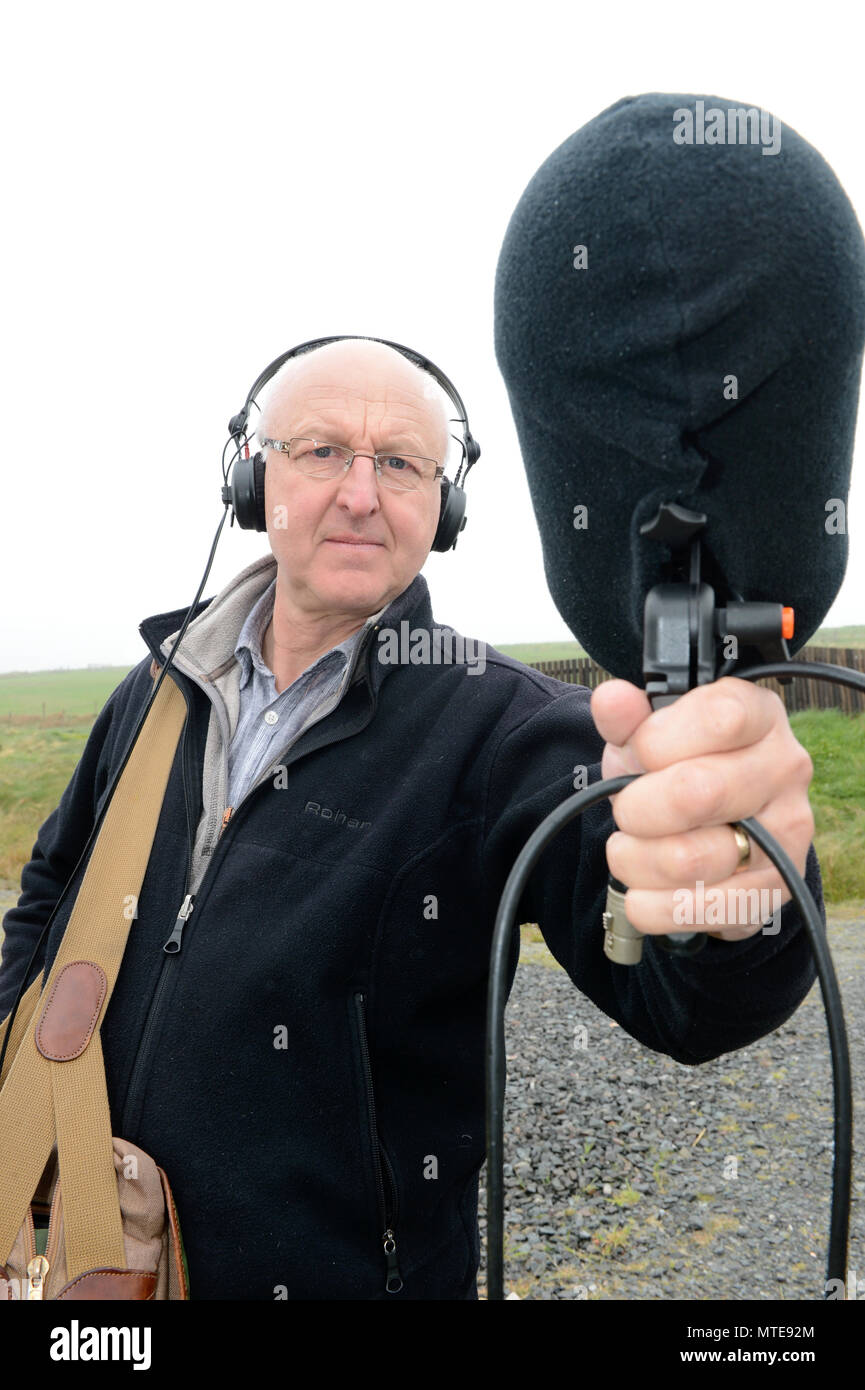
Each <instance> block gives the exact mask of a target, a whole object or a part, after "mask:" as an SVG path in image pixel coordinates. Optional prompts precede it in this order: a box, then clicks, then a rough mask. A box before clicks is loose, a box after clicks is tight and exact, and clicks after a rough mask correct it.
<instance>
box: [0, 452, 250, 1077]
mask: <svg viewBox="0 0 865 1390" xmlns="http://www.w3.org/2000/svg"><path fill="white" fill-rule="evenodd" d="M223 458H224V451H223ZM228 507H229V504H228V503H226V505H225V508H224V510H223V513H222V516H221V518H220V521H219V525H218V526H217V528H216V535H215V536H214V537H213V544H212V545H211V547H210V554H209V556H208V557H207V565H206V567H205V570H204V574H203V575H202V576H201V583H200V584H199V586H198V589H197V591H196V594H195V598H194V599H193V600H192V603H191V604H190V605H189V609H188V611H187V614H186V617H185V618H184V619H183V626H182V627H181V629H180V631H179V633H178V634H177V641H176V642H175V643H174V646H173V647H172V648H171V651H170V652H169V654H168V657H167V658H166V660H165V662H164V664H163V667H162V670H161V672H160V674H159V679H158V680H157V681H155V682H154V684H153V687H152V689H151V691H150V696H149V699H148V700H147V703H146V704H145V706H144V708H143V710H142V712H141V716H140V718H139V720H138V723H137V724H136V726H135V728H134V729H133V731H132V735H131V737H130V740H129V743H128V745H127V748H126V752H125V753H124V754H123V758H122V760H121V762H120V766H119V767H118V769H117V772H116V773H115V776H114V780H113V782H112V783H111V787H110V789H109V792H108V795H107V796H106V797H105V799H104V801H103V803H102V810H101V811H100V813H99V815H98V817H97V818H96V820H95V821H94V824H93V828H92V830H91V831H90V835H89V837H88V840H87V843H86V844H85V846H84V848H83V850H82V851H81V853H80V855H79V856H78V862H77V864H76V865H75V868H74V869H73V870H72V873H71V874H70V875H69V877H68V878H67V880H66V883H65V885H64V887H63V891H62V893H61V894H60V897H59V898H58V899H57V901H56V903H55V904H54V906H53V908H52V909H51V915H50V917H49V918H48V920H47V922H46V923H45V926H44V927H43V928H42V931H41V933H40V936H39V939H38V941H37V942H36V945H35V946H34V947H33V951H32V952H31V955H30V959H29V961H28V962H27V969H26V970H25V971H24V973H23V975H22V976H21V983H20V985H19V986H18V993H17V994H16V996H15V1003H14V1004H13V1005H12V1010H11V1012H10V1014H9V1019H8V1023H7V1025H6V1033H5V1036H4V1038H3V1045H2V1047H0V1073H2V1071H3V1060H4V1058H5V1056H6V1048H7V1046H8V1043H9V1038H10V1037H11V1035H12V1025H13V1023H14V1022H15V1015H16V1013H17V1012H18V1005H19V1004H20V1003H21V999H22V996H23V995H24V992H25V990H26V989H28V988H29V985H30V984H32V981H31V980H30V979H29V976H30V971H31V969H32V967H33V964H34V962H35V960H36V959H37V957H38V955H39V950H40V947H41V946H42V942H43V941H44V940H45V937H46V933H47V932H48V929H49V928H50V926H51V923H52V922H53V921H54V914H55V913H56V911H57V909H58V907H59V906H60V904H61V903H62V902H63V899H64V898H65V896H66V893H67V891H68V889H69V885H70V884H71V883H72V881H73V880H74V878H75V875H76V874H77V873H78V870H79V869H80V868H81V865H82V863H83V862H84V859H85V857H86V856H87V853H88V851H89V849H90V847H91V845H92V844H93V841H94V839H95V837H96V835H97V834H98V833H99V830H100V829H101V826H102V822H103V820H104V818H105V813H106V811H107V810H108V807H109V805H110V803H111V800H112V798H113V796H114V792H115V790H116V788H117V783H118V782H119V781H120V778H121V777H122V776H123V770H124V768H125V767H126V764H127V763H128V761H129V758H130V756H131V754H132V749H133V748H134V746H135V743H136V741H137V739H138V735H139V734H140V733H141V730H142V729H143V727H144V721H145V719H146V718H147V715H148V713H149V712H150V708H151V706H152V704H153V702H154V700H155V699H156V696H157V694H158V692H159V687H160V686H161V685H162V682H163V681H164V680H165V677H166V675H167V674H168V668H169V667H170V665H171V663H172V661H173V660H174V653H175V652H176V651H177V648H178V647H179V646H180V643H181V642H182V641H183V636H184V633H185V632H186V629H187V627H188V626H189V621H190V619H191V617H192V614H193V612H194V610H195V608H196V606H197V604H198V600H199V599H200V598H201V591H202V589H203V588H204V586H205V584H206V583H207V576H208V575H209V574H210V567H211V565H212V564H213V557H214V555H215V554H216V547H217V545H218V544H219V537H220V534H221V532H222V528H223V526H224V525H225V518H226V516H227V515H228ZM34 978H35V977H34Z"/></svg>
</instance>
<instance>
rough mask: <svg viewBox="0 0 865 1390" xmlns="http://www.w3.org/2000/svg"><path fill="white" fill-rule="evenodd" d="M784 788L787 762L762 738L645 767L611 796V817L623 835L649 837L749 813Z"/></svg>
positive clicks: (741, 817) (787, 779)
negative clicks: (733, 750)
mask: <svg viewBox="0 0 865 1390" xmlns="http://www.w3.org/2000/svg"><path fill="white" fill-rule="evenodd" d="M789 791H790V765H789V760H785V759H783V758H781V757H779V756H776V755H775V750H774V744H771V743H770V742H769V740H764V741H763V742H762V743H761V744H759V745H757V746H755V747H752V748H743V749H741V750H740V751H739V752H738V753H718V754H716V755H714V756H707V757H702V758H690V759H689V760H688V761H687V762H676V763H673V764H672V766H671V767H667V768H663V769H662V770H661V771H660V772H647V773H645V774H644V775H643V776H642V777H639V778H638V779H637V781H636V782H632V783H631V784H630V786H627V787H625V789H624V791H621V792H618V793H617V794H616V796H615V797H613V798H611V802H610V804H611V806H612V808H613V819H614V821H615V823H616V825H617V826H618V828H619V830H624V831H625V832H626V833H627V834H629V835H634V836H638V837H640V838H645V839H649V840H655V839H657V838H658V837H660V836H662V835H677V834H681V833H682V832H683V831H686V830H694V829H696V828H697V827H698V826H711V825H721V824H723V823H724V822H730V821H737V820H744V819H745V818H746V817H748V816H751V815H754V806H755V803H757V804H762V805H763V806H768V805H769V804H770V803H771V802H772V801H774V800H776V798H777V799H780V798H781V796H782V794H785V793H789Z"/></svg>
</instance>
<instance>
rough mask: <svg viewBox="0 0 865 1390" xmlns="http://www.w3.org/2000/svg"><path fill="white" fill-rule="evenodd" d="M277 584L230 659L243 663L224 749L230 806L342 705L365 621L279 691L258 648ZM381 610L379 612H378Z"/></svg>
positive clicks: (244, 630) (266, 593)
mask: <svg viewBox="0 0 865 1390" xmlns="http://www.w3.org/2000/svg"><path fill="white" fill-rule="evenodd" d="M275 597H276V580H275V579H274V580H273V582H272V583H271V585H270V587H269V588H267V589H265V591H264V593H263V594H262V595H261V597H260V598H259V599H258V601H257V602H256V603H255V605H254V606H253V608H252V609H251V610H250V613H249V615H248V617H247V619H246V622H245V623H244V624H243V627H242V628H241V630H240V636H239V637H238V639H237V645H236V647H235V649H234V655H235V657H236V658H237V660H238V661H239V662H240V663H241V666H242V667H243V670H242V671H241V675H240V709H239V713H238V719H237V728H236V729H235V731H234V736H233V738H232V740H231V746H230V748H229V750H228V804H229V805H230V806H237V805H239V804H240V802H241V801H242V800H243V798H244V797H245V796H246V794H247V792H249V791H250V790H251V789H252V787H253V786H254V785H255V783H256V782H257V781H258V779H259V777H261V775H262V773H264V772H265V771H267V770H269V768H271V767H275V766H276V765H277V764H278V763H279V759H280V757H282V755H283V754H284V753H286V752H287V751H288V749H289V748H290V747H291V745H292V744H293V743H294V742H295V741H296V740H297V739H298V738H299V737H300V735H301V733H302V732H303V730H304V729H305V728H306V727H307V725H309V724H313V723H317V722H318V720H319V719H323V718H324V716H325V715H326V714H330V713H331V711H332V710H335V709H336V707H337V705H338V704H339V703H340V701H341V699H342V697H343V695H344V694H345V692H346V689H347V685H348V680H347V678H348V675H349V671H350V669H351V664H352V660H351V659H352V655H353V653H354V649H355V647H356V646H357V644H358V642H359V641H360V639H361V638H362V636H363V634H364V632H365V631H366V627H367V625H368V624H369V623H371V622H373V621H374V619H375V618H378V617H380V616H381V615H380V614H379V613H376V614H374V615H373V617H372V618H369V619H367V622H366V623H365V624H364V625H363V626H362V627H360V628H358V630H357V632H355V633H352V635H351V637H347V638H346V640H345V641H344V642H340V644H339V646H338V647H332V648H331V650H330V651H329V652H325V653H324V655H323V656H320V657H319V658H318V660H317V661H315V662H313V664H312V666H308V667H307V669H306V670H305V671H304V672H302V674H301V675H300V676H298V678H297V680H296V681H294V682H293V683H292V684H291V685H289V686H287V687H286V689H285V690H283V691H282V692H279V691H277V689H276V680H275V678H274V675H273V672H272V671H271V670H270V668H269V667H268V666H267V665H266V664H265V661H264V658H263V657H262V655H261V643H262V640H263V638H264V634H265V632H266V631H267V625H268V623H269V622H270V620H271V618H272V617H273V605H274V599H275ZM383 611H384V610H383V609H382V612H383Z"/></svg>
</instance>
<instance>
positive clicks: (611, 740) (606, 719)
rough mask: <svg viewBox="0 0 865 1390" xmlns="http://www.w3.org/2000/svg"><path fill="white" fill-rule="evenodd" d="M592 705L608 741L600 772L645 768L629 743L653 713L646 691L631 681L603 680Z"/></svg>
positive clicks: (615, 773) (607, 774) (608, 773)
mask: <svg viewBox="0 0 865 1390" xmlns="http://www.w3.org/2000/svg"><path fill="white" fill-rule="evenodd" d="M590 708H591V713H592V718H593V719H594V721H595V727H596V729H597V730H598V733H599V734H600V735H601V738H602V739H604V741H605V743H606V747H605V749H604V754H603V758H602V761H601V776H602V777H603V778H607V777H619V776H621V775H622V774H624V773H629V772H645V770H646V769H645V768H644V767H643V764H642V763H641V762H640V760H639V758H638V757H637V755H636V753H635V752H634V750H633V749H631V748H629V747H628V746H627V744H628V740H629V739H630V738H632V736H633V735H634V733H635V732H636V730H637V729H638V728H639V727H640V725H641V724H642V723H643V722H644V720H646V719H648V717H649V715H650V714H651V713H652V706H651V705H650V703H649V697H648V695H647V694H646V692H645V691H644V690H641V689H640V688H639V686H636V685H632V684H631V683H630V681H624V680H619V679H615V680H608V681H603V682H602V683H601V684H600V685H599V686H598V687H597V688H596V689H595V690H593V691H592V699H591V705H590Z"/></svg>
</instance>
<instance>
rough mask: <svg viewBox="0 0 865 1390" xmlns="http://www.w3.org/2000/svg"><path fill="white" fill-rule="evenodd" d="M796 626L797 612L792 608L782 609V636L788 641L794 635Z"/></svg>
mask: <svg viewBox="0 0 865 1390" xmlns="http://www.w3.org/2000/svg"><path fill="white" fill-rule="evenodd" d="M794 626H795V614H794V613H793V609H792V608H782V609H781V636H782V637H784V638H786V639H787V640H788V641H789V639H790V638H791V637H792V636H793V628H794Z"/></svg>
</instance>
